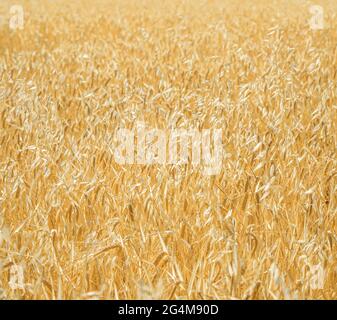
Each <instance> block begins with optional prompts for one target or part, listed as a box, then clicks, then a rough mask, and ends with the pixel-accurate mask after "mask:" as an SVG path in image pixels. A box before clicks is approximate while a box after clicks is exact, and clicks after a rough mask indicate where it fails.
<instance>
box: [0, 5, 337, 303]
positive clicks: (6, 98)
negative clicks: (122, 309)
mask: <svg viewBox="0 0 337 320" xmlns="http://www.w3.org/2000/svg"><path fill="white" fill-rule="evenodd" d="M1 3H2V4H1V12H0V14H3V12H8V8H9V7H10V5H12V4H19V5H22V7H23V9H24V14H25V15H24V26H23V29H18V30H11V29H10V28H9V27H8V25H7V24H6V23H3V24H2V26H0V296H1V298H3V299H136V298H139V299H141V298H151V299H337V235H336V231H337V197H336V193H337V183H336V182H337V166H336V164H337V157H336V150H337V149H336V148H337V146H336V145H337V134H336V132H337V3H336V1H333V0H331V1H316V2H315V3H311V2H310V1H300V0H298V1H296V0H290V1H262V0H259V1H226V0H225V1H221V0H208V1H207V0H189V1H180V0H170V1H168V0H137V1H136V0H132V1H131V0H130V1H127V0H112V1H107V0H77V1H64V0H55V1H47V0H46V1H42V0H35V1H33V0H32V1H19V0H18V1H16V2H14V1H2V2H1ZM312 4H318V5H321V6H322V8H323V9H324V29H322V30H313V29H312V28H311V27H310V24H309V23H308V21H309V19H310V18H311V16H312V14H311V13H310V10H309V8H310V5H312ZM139 121H141V122H144V123H145V124H146V126H148V127H150V128H161V129H165V130H167V129H169V128H172V127H175V128H196V129H199V130H201V129H207V128H210V129H212V128H221V129H222V131H223V150H224V156H223V161H222V169H221V172H220V173H219V174H217V175H214V176H207V175H204V174H203V172H202V170H201V168H195V167H193V166H192V165H190V164H183V165H139V164H133V165H119V164H118V163H116V161H115V158H114V146H115V143H116V141H115V136H116V135H115V134H116V131H117V130H118V129H119V128H134V126H135V124H136V123H137V122H139Z"/></svg>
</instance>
